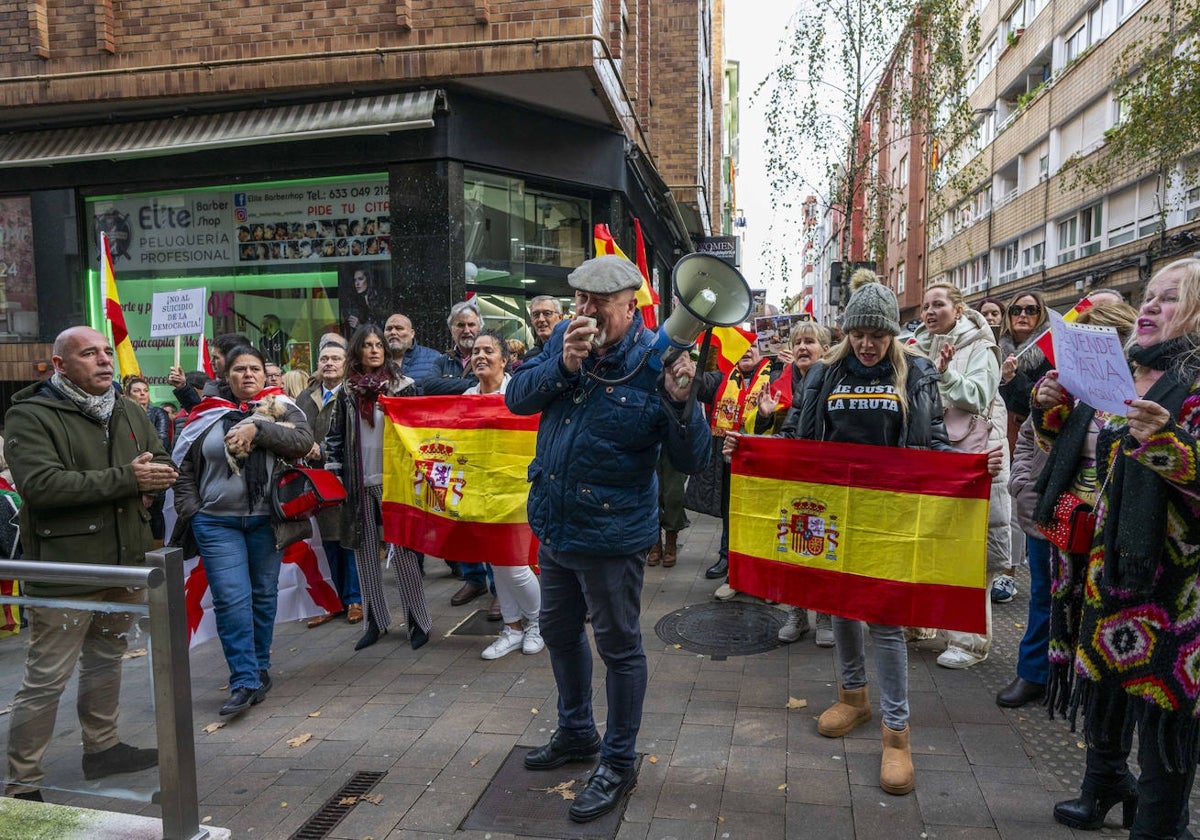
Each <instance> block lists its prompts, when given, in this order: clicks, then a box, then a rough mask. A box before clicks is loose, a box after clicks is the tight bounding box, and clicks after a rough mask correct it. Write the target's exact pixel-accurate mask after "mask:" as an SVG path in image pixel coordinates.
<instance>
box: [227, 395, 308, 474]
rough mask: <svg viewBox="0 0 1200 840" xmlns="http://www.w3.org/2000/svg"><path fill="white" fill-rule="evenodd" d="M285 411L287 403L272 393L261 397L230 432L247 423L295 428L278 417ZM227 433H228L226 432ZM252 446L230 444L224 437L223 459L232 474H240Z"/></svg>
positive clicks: (292, 424) (293, 424) (294, 425)
mask: <svg viewBox="0 0 1200 840" xmlns="http://www.w3.org/2000/svg"><path fill="white" fill-rule="evenodd" d="M286 413H287V403H286V402H285V401H284V400H281V399H280V398H279V397H278V396H276V395H272V396H269V397H267V398H265V399H263V400H262V401H261V402H260V403H259V404H258V405H256V406H255V407H254V411H253V412H251V414H250V416H249V417H246V418H243V419H242V420H239V421H238V422H237V423H234V424H233V426H231V427H230V428H229V431H230V432H232V431H233V430H234V429H236V428H237V427H238V426H244V425H246V424H247V423H258V424H260V425H261V424H263V423H278V424H279V425H281V426H286V427H287V428H289V429H294V428H296V424H295V423H289V422H287V421H286V420H281V419H279V418H281V417H283V416H284V415H285V414H286ZM227 434H228V433H227ZM251 448H253V447H242V446H240V445H237V444H234V445H232V446H231V445H230V441H229V438H228V437H226V438H225V460H226V461H228V462H229V471H230V472H232V473H233V474H234V475H241V474H242V467H243V466H244V465H245V463H246V459H247V458H249V457H250V449H251Z"/></svg>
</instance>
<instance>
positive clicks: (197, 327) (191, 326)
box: [150, 288, 208, 338]
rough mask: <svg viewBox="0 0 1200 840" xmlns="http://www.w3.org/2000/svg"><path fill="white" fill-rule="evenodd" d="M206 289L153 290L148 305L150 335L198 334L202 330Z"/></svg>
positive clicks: (162, 336) (164, 336)
mask: <svg viewBox="0 0 1200 840" xmlns="http://www.w3.org/2000/svg"><path fill="white" fill-rule="evenodd" d="M207 300H208V290H207V289H203V288H200V289H180V290H178V291H174V292H155V293H154V297H153V300H152V303H151V305H150V337H151V338H167V337H169V336H173V335H199V334H201V333H203V332H204V314H205V313H204V307H205V303H206V301H207Z"/></svg>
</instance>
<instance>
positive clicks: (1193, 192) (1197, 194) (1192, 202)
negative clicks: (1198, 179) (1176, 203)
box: [1183, 187, 1200, 222]
mask: <svg viewBox="0 0 1200 840" xmlns="http://www.w3.org/2000/svg"><path fill="white" fill-rule="evenodd" d="M1183 214H1184V216H1185V217H1186V218H1187V220H1188V221H1189V222H1194V221H1196V219H1200V187H1192V188H1191V189H1190V190H1188V191H1187V193H1186V194H1185V195H1184V197H1183Z"/></svg>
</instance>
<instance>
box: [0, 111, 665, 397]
mask: <svg viewBox="0 0 1200 840" xmlns="http://www.w3.org/2000/svg"><path fill="white" fill-rule="evenodd" d="M0 168H3V170H4V176H5V177H4V179H3V183H4V184H5V186H4V187H3V188H2V189H3V192H0V265H3V266H4V276H3V277H2V278H0V280H3V281H4V284H5V292H6V297H5V299H4V300H0V343H20V342H45V341H49V340H52V338H53V336H54V335H55V334H56V333H57V332H58V331H59V330H61V329H62V328H64V327H65V326H68V325H70V324H73V323H80V322H88V323H91V324H93V325H97V326H100V325H102V312H103V300H102V296H101V290H100V283H99V273H98V261H97V258H96V255H97V254H98V244H97V243H98V239H99V234H100V233H101V232H104V233H105V234H107V237H108V239H109V242H110V247H111V251H112V255H113V261H114V269H115V276H116V278H117V289H118V294H119V297H120V299H121V302H122V306H123V308H124V310H125V317H126V321H127V324H128V327H129V332H130V335H131V336H132V337H133V339H134V344H135V348H136V350H137V356H138V361H139V364H140V365H141V367H142V370H143V374H145V375H146V376H147V378H148V379H150V381H151V382H152V384H153V385H154V386H155V388H154V397H155V398H156V399H167V398H168V389H167V387H166V386H165V384H163V383H165V377H166V373H167V369H168V367H169V365H170V364H171V362H172V358H173V355H174V342H173V340H170V339H160V340H152V339H151V338H150V336H149V332H150V330H149V324H150V303H151V300H152V297H153V295H154V293H155V292H163V291H171V290H176V289H194V288H204V289H205V292H206V300H207V306H206V309H207V315H206V334H207V335H208V336H209V337H211V336H213V335H216V334H220V333H224V332H240V333H243V334H245V335H247V336H248V337H249V338H250V339H251V340H252V341H253V342H254V343H256V344H259V345H260V346H262V347H263V348H264V349H267V350H269V353H270V355H273V356H274V357H275V358H276V360H277V361H278V362H280V363H281V364H282V365H283V366H284V367H285V368H298V369H304V370H312V368H313V362H314V356H315V350H316V342H317V340H318V338H319V337H320V335H321V334H322V333H324V332H327V331H329V330H340V331H342V332H343V333H344V334H347V335H348V334H349V333H350V332H351V331H352V330H353V329H354V328H355V327H356V326H357V325H359V324H362V323H365V322H367V321H375V322H378V323H382V321H383V319H386V317H387V315H388V314H390V313H391V312H395V311H403V312H405V313H407V314H408V315H409V316H410V317H411V318H412V319H413V322H414V325H415V326H416V328H417V335H418V340H419V341H421V342H422V343H425V344H428V345H430V346H433V347H436V348H441V347H442V346H443V345H444V344H445V343H446V338H447V331H446V327H445V317H446V314H447V312H448V310H449V308H450V306H451V304H453V303H454V302H456V301H459V300H462V299H464V297H466V296H468V295H471V294H474V295H477V296H478V297H479V300H480V305H481V309H482V311H483V313H484V315H485V318H486V319H487V320H488V322H489V326H492V327H494V328H496V329H499V330H500V331H501V332H502V333H504V334H505V335H506V336H510V337H517V338H524V339H528V338H529V328H528V324H527V315H526V303H527V301H528V299H529V298H530V297H532V296H534V295H537V294H554V295H558V296H561V297H563V298H566V297H568V296H569V291H570V290H569V287H568V286H567V283H566V276H567V274H568V273H570V271H571V270H572V269H573V268H574V267H575V266H577V265H579V263H581V262H582V261H583V260H584V259H586V258H587V257H588V256H589V255H590V254H591V253H592V250H593V245H592V229H593V225H594V224H596V223H598V222H599V223H606V224H609V225H610V226H611V228H612V229H613V231H614V234H615V235H616V237H617V239H618V241H619V242H622V243H630V242H631V240H632V235H631V230H632V220H633V218H634V216H637V217H638V218H640V220H641V222H642V224H643V227H644V228H645V229H646V232H647V240H648V242H647V245H648V249H649V251H650V257H651V264H652V266H653V267H654V271H655V273H656V275H657V276H658V277H659V280H660V286H661V283H662V281H664V280H665V278H667V277H668V276H669V271H670V266H671V264H673V262H674V260H675V259H676V258H677V256H678V254H679V253H681V252H682V250H684V249H686V248H687V247H688V246H686V245H685V244H684V242H686V239H687V233H686V231H683V230H681V229H680V226H679V225H677V224H675V223H674V222H673V221H671V214H670V213H667V212H664V208H663V206H662V205H661V198H659V199H656V197H655V196H661V195H663V194H665V189H662V190H660V189H659V188H658V187H659V186H661V184H654V183H652V182H653V180H654V177H655V175H654V173H653V170H652V169H650V168H649V167H648V166H647V165H646V163H645V161H644V160H643V159H640V158H637V153H636V151H635V153H634V157H633V158H631V156H630V154H629V153H628V152H627V149H626V140H625V137H624V135H622V134H621V133H619V132H616V131H613V130H612V129H611V128H608V127H603V126H595V125H585V124H582V123H578V122H572V121H569V120H565V119H560V118H557V117H554V116H551V115H547V114H544V113H540V112H536V111H531V110H527V109H522V108H520V107H517V106H514V105H512V104H509V103H502V102H497V101H492V100H488V99H484V98H480V97H475V96H471V95H469V94H466V93H458V94H456V93H452V92H447V91H443V90H435V91H415V92H409V93H391V94H387V95H380V96H373V97H365V98H358V99H346V100H338V101H334V102H326V103H307V104H295V105H283V106H278V107H274V108H260V109H257V110H249V111H239V112H233V111H227V112H221V113H213V114H207V115H203V114H197V115H194V116H184V117H179V118H177V119H171V120H162V119H158V120H144V121H141V122H131V123H125V124H121V125H105V126H96V125H78V126H74V127H70V126H64V127H61V128H50V129H45V130H39V131H31V132H19V133H14V134H9V135H0ZM648 182H649V183H648ZM675 216H676V218H677V217H678V214H677V213H676V214H675ZM660 291H661V289H660ZM664 297H665V296H664ZM197 342H198V336H192V337H189V338H186V339H184V345H185V347H184V350H183V353H182V360H183V364H184V367H185V368H190V367H193V366H194V365H195V364H196V359H197V352H196V351H197ZM37 375H38V374H37V372H36V369H35V366H34V365H33V364H32V361H31V366H30V374H29V377H28V378H30V379H32V378H35V377H36V376H37Z"/></svg>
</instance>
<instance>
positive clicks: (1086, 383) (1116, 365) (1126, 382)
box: [1050, 309, 1138, 417]
mask: <svg viewBox="0 0 1200 840" xmlns="http://www.w3.org/2000/svg"><path fill="white" fill-rule="evenodd" d="M1050 334H1051V336H1052V337H1053V339H1054V362H1055V365H1056V367H1057V368H1058V381H1059V382H1060V383H1062V386H1063V387H1064V388H1066V389H1067V390H1068V391H1069V392H1070V393H1071V395H1072V396H1073V397H1075V398H1077V399H1078V400H1080V401H1081V402H1083V403H1085V404H1086V405H1090V406H1091V407H1092V408H1094V409H1096V410H1098V411H1107V412H1108V413H1109V414H1116V415H1118V416H1121V417H1124V416H1125V413H1126V412H1127V411H1128V410H1129V407H1128V406H1127V405H1125V401H1126V400H1136V399H1137V398H1138V396H1137V391H1136V390H1134V387H1133V374H1131V373H1130V372H1129V362H1127V361H1126V360H1125V349H1124V348H1123V347H1122V346H1121V339H1120V337H1119V336H1118V335H1117V331H1116V329H1115V328H1113V327H1097V326H1094V325H1092V324H1075V323H1072V322H1070V321H1064V320H1063V317H1062V316H1061V315H1059V314H1058V313H1057V312H1055V311H1054V310H1053V309H1051V310H1050Z"/></svg>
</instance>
